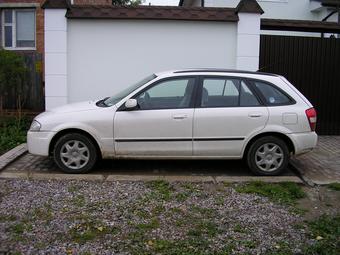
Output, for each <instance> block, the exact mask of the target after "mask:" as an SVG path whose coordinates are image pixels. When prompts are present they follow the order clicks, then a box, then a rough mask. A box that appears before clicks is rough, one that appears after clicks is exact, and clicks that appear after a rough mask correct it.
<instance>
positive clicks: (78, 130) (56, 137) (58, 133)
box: [48, 128, 102, 158]
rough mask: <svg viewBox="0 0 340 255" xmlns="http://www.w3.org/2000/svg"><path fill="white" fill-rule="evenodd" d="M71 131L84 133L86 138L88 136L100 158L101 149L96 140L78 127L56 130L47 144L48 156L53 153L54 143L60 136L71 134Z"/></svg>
mask: <svg viewBox="0 0 340 255" xmlns="http://www.w3.org/2000/svg"><path fill="white" fill-rule="evenodd" d="M71 133H73V134H74V133H76V134H81V135H84V136H86V137H87V138H89V139H90V140H91V141H92V142H93V144H94V146H95V147H96V151H97V155H98V156H99V157H100V158H101V157H102V153H101V149H100V147H99V143H98V141H97V140H96V139H95V138H94V137H93V135H91V134H90V133H89V132H87V131H85V130H82V129H78V128H67V129H63V130H60V131H59V132H57V133H56V134H55V135H54V136H53V137H52V139H51V142H50V145H49V148H48V155H49V156H52V155H53V149H54V146H55V145H56V143H57V141H58V140H59V138H60V137H62V136H64V135H66V134H71Z"/></svg>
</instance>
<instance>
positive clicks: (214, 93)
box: [201, 78, 260, 107]
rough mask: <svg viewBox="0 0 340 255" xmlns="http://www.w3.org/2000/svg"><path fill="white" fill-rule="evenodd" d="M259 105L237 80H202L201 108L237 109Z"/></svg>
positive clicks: (243, 84) (246, 87)
mask: <svg viewBox="0 0 340 255" xmlns="http://www.w3.org/2000/svg"><path fill="white" fill-rule="evenodd" d="M257 105H260V103H259V101H258V100H257V98H256V97H255V96H254V94H253V93H252V92H251V90H250V89H249V88H248V86H247V85H246V84H245V83H244V82H243V81H241V80H239V79H228V78H205V79H203V87H202V98H201V107H237V106H257Z"/></svg>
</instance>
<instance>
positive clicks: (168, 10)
mask: <svg viewBox="0 0 340 255" xmlns="http://www.w3.org/2000/svg"><path fill="white" fill-rule="evenodd" d="M66 17H67V18H72V19H155V20H159V19H163V20H196V21H225V22H236V21H238V15H237V14H236V13H235V9H234V8H206V7H205V8H200V7H198V8H197V7H190V8H186V7H177V6H171V7H170V6H164V7H163V6H137V7H126V6H125V7H123V6H93V5H91V6H90V5H88V6H83V5H81V6H80V5H77V6H76V5H72V7H71V8H70V9H69V10H68V11H67V13H66Z"/></svg>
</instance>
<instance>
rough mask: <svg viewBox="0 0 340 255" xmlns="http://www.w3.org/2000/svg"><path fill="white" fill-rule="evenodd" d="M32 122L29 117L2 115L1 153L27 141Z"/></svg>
mask: <svg viewBox="0 0 340 255" xmlns="http://www.w3.org/2000/svg"><path fill="white" fill-rule="evenodd" d="M30 122H31V121H30V119H28V118H22V119H21V120H18V119H17V118H15V117H0V155H1V154H3V153H5V152H6V151H8V150H10V149H12V148H14V147H15V146H17V145H19V144H21V143H25V142H26V132H27V130H28V129H29V125H30Z"/></svg>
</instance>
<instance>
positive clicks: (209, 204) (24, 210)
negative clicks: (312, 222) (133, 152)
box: [0, 180, 310, 254]
mask: <svg viewBox="0 0 340 255" xmlns="http://www.w3.org/2000/svg"><path fill="white" fill-rule="evenodd" d="M302 221H303V220H302V218H301V217H300V216H299V215H298V214H294V213H293V212H292V210H291V208H290V207H288V206H284V205H279V204H275V203H273V202H271V201H270V200H268V199H267V198H265V197H260V196H257V195H253V194H240V193H238V192H236V191H235V189H234V188H233V186H232V185H223V184H213V183H199V184H197V183H195V184H193V183H172V184H168V183H164V182H153V183H143V182H104V183H102V182H85V181H26V180H0V254H1V252H11V253H14V252H20V253H22V254H140V253H146V254H156V253H157V254H168V253H173V254H178V253H182V252H184V251H186V252H187V253H189V252H188V251H191V254H198V253H201V254H208V253H215V254H218V253H223V252H226V251H228V252H229V253H231V254H244V253H249V254H264V253H268V252H272V251H282V250H283V249H288V248H289V250H290V251H291V252H293V253H299V252H300V251H301V247H302V245H303V244H306V243H308V242H310V240H308V238H307V233H306V229H305V228H304V227H297V226H301V223H302Z"/></svg>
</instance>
